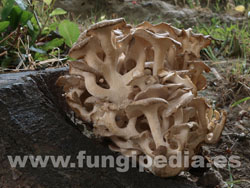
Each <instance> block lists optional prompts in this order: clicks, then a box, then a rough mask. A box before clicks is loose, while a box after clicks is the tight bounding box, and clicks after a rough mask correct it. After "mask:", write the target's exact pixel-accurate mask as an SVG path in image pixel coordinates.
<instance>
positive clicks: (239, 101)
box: [232, 97, 250, 107]
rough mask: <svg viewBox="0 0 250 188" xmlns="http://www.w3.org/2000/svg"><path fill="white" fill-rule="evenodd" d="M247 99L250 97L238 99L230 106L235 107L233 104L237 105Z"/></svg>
mask: <svg viewBox="0 0 250 188" xmlns="http://www.w3.org/2000/svg"><path fill="white" fill-rule="evenodd" d="M248 100H250V97H245V98H243V99H240V100H238V101H236V102H235V103H233V104H232V107H235V106H237V105H238V104H240V103H243V102H245V101H248Z"/></svg>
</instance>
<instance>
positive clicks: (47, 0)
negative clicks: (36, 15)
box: [43, 0, 52, 6]
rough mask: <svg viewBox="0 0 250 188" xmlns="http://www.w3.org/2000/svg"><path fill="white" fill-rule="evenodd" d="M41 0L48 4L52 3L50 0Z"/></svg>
mask: <svg viewBox="0 0 250 188" xmlns="http://www.w3.org/2000/svg"><path fill="white" fill-rule="evenodd" d="M43 2H44V3H46V4H47V5H48V6H49V5H50V4H51V3H52V0H43Z"/></svg>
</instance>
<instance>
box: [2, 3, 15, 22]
mask: <svg viewBox="0 0 250 188" xmlns="http://www.w3.org/2000/svg"><path fill="white" fill-rule="evenodd" d="M14 2H15V1H14V0H7V1H5V3H3V9H2V13H1V17H2V20H6V19H7V18H8V16H9V14H10V12H11V10H12V8H13V6H14Z"/></svg>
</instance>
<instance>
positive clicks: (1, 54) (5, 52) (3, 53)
mask: <svg viewBox="0 0 250 188" xmlns="http://www.w3.org/2000/svg"><path fill="white" fill-rule="evenodd" d="M7 54H8V52H7V51H4V52H2V53H0V57H2V56H4V55H7Z"/></svg>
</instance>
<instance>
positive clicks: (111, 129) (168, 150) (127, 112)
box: [57, 18, 226, 177]
mask: <svg viewBox="0 0 250 188" xmlns="http://www.w3.org/2000/svg"><path fill="white" fill-rule="evenodd" d="M209 44H210V39H209V36H203V35H201V34H194V33H193V32H192V31H191V29H187V30H180V29H177V28H175V27H172V26H171V25H169V24H166V23H161V24H157V25H152V24H150V23H148V22H143V23H142V24H140V25H138V26H136V27H132V26H130V25H129V24H127V23H126V22H125V20H124V19H123V18H120V19H114V20H105V21H102V22H99V23H97V24H94V25H92V26H90V27H89V29H87V30H86V31H85V32H83V33H82V34H81V36H80V37H79V39H78V41H77V42H76V44H75V45H74V46H73V48H72V49H71V50H70V53H69V56H70V57H71V58H73V59H75V60H74V61H70V62H69V67H70V68H69V75H65V76H62V77H60V78H59V79H58V81H57V84H58V85H60V86H63V87H64V91H65V96H66V100H67V103H68V104H69V106H70V107H71V108H72V110H73V111H74V112H75V113H76V114H77V115H78V116H79V117H80V118H81V119H83V120H84V121H87V122H91V123H92V124H93V131H94V133H95V135H97V136H101V137H108V138H110V140H111V141H112V143H113V144H112V145H111V146H110V148H111V149H112V150H114V151H118V152H120V153H122V154H123V155H126V156H132V155H136V156H141V155H143V156H150V157H152V158H155V157H156V156H158V155H164V156H166V157H167V158H168V157H170V156H173V155H177V153H178V152H184V151H188V152H189V157H190V158H191V157H192V156H193V155H195V154H196V153H197V150H198V148H199V147H200V145H201V143H216V142H217V141H218V139H219V137H220V134H221V132H222V130H223V127H224V124H225V119H226V113H225V112H221V113H219V112H218V111H216V110H213V109H212V108H211V107H210V106H209V105H208V103H207V102H206V101H205V99H204V98H202V97H199V96H198V95H197V92H198V91H199V90H202V89H204V88H205V87H206V79H205V77H204V76H203V75H202V73H203V71H205V72H209V71H210V69H209V67H208V66H207V65H206V64H205V63H204V62H202V61H201V60H200V50H201V49H202V48H204V47H206V46H208V45H209ZM148 170H149V171H151V172H152V173H154V174H156V175H159V176H162V177H169V176H175V175H177V174H178V173H180V172H181V171H182V170H185V167H180V168H171V166H168V165H167V166H165V167H164V168H162V169H159V168H157V167H155V166H154V165H153V166H151V167H150V168H148Z"/></svg>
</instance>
